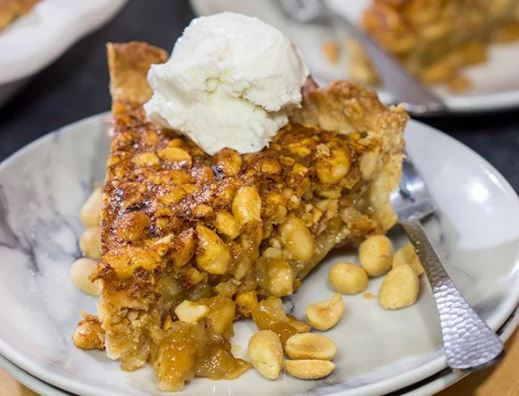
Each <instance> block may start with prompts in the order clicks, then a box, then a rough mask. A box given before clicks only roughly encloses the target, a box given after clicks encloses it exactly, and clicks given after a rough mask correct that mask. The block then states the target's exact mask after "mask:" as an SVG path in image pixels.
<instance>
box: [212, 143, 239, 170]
mask: <svg viewBox="0 0 519 396" xmlns="http://www.w3.org/2000/svg"><path fill="white" fill-rule="evenodd" d="M216 163H217V164H218V166H219V167H220V168H221V169H222V170H223V173H224V174H225V175H227V176H236V175H237V174H238V173H240V170H241V165H242V159H241V155H240V154H239V153H238V152H237V151H235V150H233V149H230V148H224V149H223V150H221V151H220V152H219V153H218V154H216Z"/></svg>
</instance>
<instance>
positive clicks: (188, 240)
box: [171, 228, 196, 267]
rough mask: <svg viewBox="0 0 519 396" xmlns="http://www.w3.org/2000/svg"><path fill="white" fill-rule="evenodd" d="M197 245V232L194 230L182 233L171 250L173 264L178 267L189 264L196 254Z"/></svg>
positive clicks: (190, 229)
mask: <svg viewBox="0 0 519 396" xmlns="http://www.w3.org/2000/svg"><path fill="white" fill-rule="evenodd" d="M195 245H196V235H195V231H194V230H193V229H192V228H189V229H187V230H184V231H182V232H181V233H180V235H179V236H178V238H177V240H176V241H175V243H174V244H173V249H172V250H171V259H172V260H173V264H175V266H177V267H182V266H184V265H186V264H187V263H189V261H191V259H192V258H193V255H194V254H195Z"/></svg>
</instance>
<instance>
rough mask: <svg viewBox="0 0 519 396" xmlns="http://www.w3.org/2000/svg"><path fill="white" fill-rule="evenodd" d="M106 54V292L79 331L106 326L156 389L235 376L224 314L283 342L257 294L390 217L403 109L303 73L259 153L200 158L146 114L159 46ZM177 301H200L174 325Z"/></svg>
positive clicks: (289, 286)
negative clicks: (300, 93)
mask: <svg viewBox="0 0 519 396" xmlns="http://www.w3.org/2000/svg"><path fill="white" fill-rule="evenodd" d="M108 58H109V65H110V77H111V92H112V97H113V107H112V113H113V127H114V135H113V141H112V146H111V154H110V158H109V160H108V166H107V176H106V181H105V185H104V211H103V222H102V229H103V231H102V257H101V261H100V264H99V268H98V271H97V273H96V275H95V277H96V278H97V279H100V280H101V281H102V285H103V287H102V294H101V298H100V302H99V306H98V314H99V322H98V321H97V320H96V319H95V318H92V317H85V320H84V321H82V322H81V323H80V327H79V331H82V332H88V327H89V326H91V328H92V329H97V330H93V331H97V332H98V333H99V332H100V331H103V332H104V334H105V347H106V351H107V354H108V356H109V357H110V358H112V359H117V360H119V361H120V362H121V365H122V368H123V369H125V370H135V369H137V368H139V367H141V366H143V365H144V364H145V363H146V362H147V361H150V362H151V364H152V366H153V369H154V371H155V373H156V375H157V377H158V380H159V387H160V389H162V390H178V389H181V388H182V387H183V386H184V383H185V381H187V380H189V379H191V378H193V377H194V376H201V377H209V378H214V379H217V378H227V379H228V378H234V377H237V376H238V375H240V374H241V373H242V372H244V371H245V370H246V369H247V368H248V363H246V362H245V361H243V360H240V359H236V358H234V357H233V356H232V354H231V352H230V342H229V340H230V337H231V336H232V335H233V321H234V320H236V319H238V318H240V317H247V316H251V314H252V316H254V319H255V321H256V323H257V324H258V326H262V327H268V328H270V329H272V330H273V331H276V332H278V333H279V334H280V335H281V338H282V339H286V337H287V335H290V334H294V333H295V332H296V330H295V328H294V327H293V326H292V325H291V324H290V321H292V320H293V319H292V318H290V320H289V319H287V318H286V317H284V318H283V319H282V320H281V319H279V322H278V319H276V317H275V315H272V312H273V311H272V312H269V309H271V308H272V306H270V308H269V304H263V305H262V306H261V309H262V311H261V312H260V311H258V309H260V308H258V301H261V300H263V299H265V298H266V297H269V296H276V297H284V296H287V295H290V294H292V293H294V292H295V291H296V290H297V288H298V287H299V285H300V284H301V282H302V281H303V279H304V278H305V276H306V275H307V274H308V273H309V272H310V271H311V270H312V268H314V267H315V266H316V265H317V264H318V263H319V262H320V261H321V260H322V259H323V258H324V256H325V255H326V254H327V253H328V252H329V251H330V250H331V249H332V248H334V247H336V246H339V245H344V244H347V245H352V246H355V245H357V244H359V243H360V242H361V241H362V240H363V239H365V238H366V236H368V235H372V234H377V233H383V232H384V231H386V230H387V229H389V228H390V227H391V226H392V225H393V224H394V223H395V219H396V218H395V214H394V212H393V210H392V208H391V206H390V203H389V195H390V192H391V191H392V190H394V189H395V188H396V187H397V185H398V182H399V179H400V172H401V162H402V158H403V145H404V143H403V136H402V134H403V129H404V126H405V124H406V121H407V115H406V113H405V112H404V110H403V109H402V108H401V107H394V108H387V107H385V106H383V105H382V104H381V103H380V102H379V101H378V99H377V97H376V95H375V93H373V92H371V91H369V90H366V89H364V88H361V87H360V86H357V85H355V84H353V83H350V82H346V81H338V82H335V83H333V84H331V85H330V86H329V87H327V88H323V89H320V88H318V87H317V86H316V85H315V84H314V83H312V82H311V81H309V82H308V83H307V85H306V86H305V88H304V100H303V104H302V107H301V108H299V109H294V110H293V112H292V114H291V116H290V123H289V124H288V125H287V126H285V127H284V128H282V129H281V130H280V131H279V133H278V134H277V136H276V137H275V138H274V140H273V141H272V142H271V144H270V145H269V147H268V148H265V149H264V150H262V151H260V152H257V153H253V154H245V155H240V154H239V153H238V152H236V151H234V150H231V149H223V150H222V151H221V152H219V153H218V154H216V155H215V156H212V157H211V156H209V155H207V154H205V153H204V152H203V151H202V150H201V149H200V148H198V147H197V146H196V145H195V144H194V143H193V142H192V141H190V140H189V139H188V138H186V137H184V136H182V135H180V134H179V133H177V132H175V131H173V130H166V129H160V128H158V127H156V126H155V125H154V124H152V123H151V122H149V121H148V120H147V119H146V117H145V113H144V110H143V104H144V103H145V102H146V101H147V100H148V99H149V97H150V95H151V90H150V87H149V86H148V83H147V79H146V74H147V71H148V69H149V67H150V65H151V64H153V63H162V62H164V61H166V58H167V54H166V52H165V51H163V50H161V49H159V48H156V47H152V46H150V45H148V44H145V43H140V42H131V43H127V44H109V45H108ZM235 116H236V117H240V114H236V115H235ZM185 300H189V301H194V302H196V303H197V304H200V305H203V306H204V307H203V308H204V309H202V310H200V309H199V308H200V307H199V306H198V308H197V309H196V310H195V309H194V310H193V312H192V314H193V315H194V316H195V317H197V319H198V320H197V321H196V322H194V321H193V323H186V322H182V321H179V320H178V317H177V315H176V314H175V308H176V307H177V306H178V305H179V303H181V302H183V301H185ZM272 301H276V300H271V302H272ZM277 301H279V300H277ZM270 305H272V304H270ZM274 305H275V304H274ZM182 308H183V309H187V310H188V311H189V309H190V306H189V304H187V305H186V304H183V305H182ZM272 309H273V310H274V309H275V307H274V308H272ZM177 314H178V311H177ZM184 314H185V312H184ZM269 315H270V316H269ZM99 323H100V326H99ZM101 328H102V330H100V329H101ZM94 339H95V340H96V343H95V345H96V346H98V344H99V343H98V338H96V337H94Z"/></svg>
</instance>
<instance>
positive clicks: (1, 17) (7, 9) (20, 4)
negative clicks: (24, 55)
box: [0, 0, 40, 30]
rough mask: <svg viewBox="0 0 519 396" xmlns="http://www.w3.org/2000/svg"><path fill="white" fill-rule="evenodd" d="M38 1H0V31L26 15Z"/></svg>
mask: <svg viewBox="0 0 519 396" xmlns="http://www.w3.org/2000/svg"><path fill="white" fill-rule="evenodd" d="M39 1H40V0H0V30H2V29H3V28H5V27H6V26H7V25H9V24H10V23H11V22H13V21H14V20H15V19H16V18H19V17H21V16H22V15H25V14H27V13H28V12H29V11H30V10H31V9H32V7H34V5H35V4H36V3H38V2H39Z"/></svg>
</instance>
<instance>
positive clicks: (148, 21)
mask: <svg viewBox="0 0 519 396" xmlns="http://www.w3.org/2000/svg"><path fill="white" fill-rule="evenodd" d="M192 17H193V11H192V10H191V8H190V6H189V3H188V2H187V0H174V1H172V0H153V1H143V0H130V1H129V2H128V4H127V5H126V6H125V8H123V10H122V11H121V12H120V13H119V14H118V15H117V16H116V17H115V18H114V19H113V20H112V21H110V22H108V23H107V24H106V25H105V26H104V27H102V28H101V29H99V30H98V31H96V32H95V33H93V34H90V35H89V36H87V37H85V38H83V39H82V40H81V41H79V42H78V43H76V44H75V45H74V46H73V47H72V48H70V49H69V50H68V51H67V52H66V53H65V54H64V55H63V56H62V57H61V58H59V59H58V60H57V61H55V62H54V63H53V64H51V65H50V66H48V67H47V68H46V69H44V70H43V71H42V72H40V73H39V74H38V75H36V76H35V77H34V78H33V79H32V80H31V81H30V82H29V83H28V84H27V85H26V86H25V87H24V88H23V89H22V90H21V91H19V93H18V94H17V95H16V96H14V97H13V98H12V99H11V101H10V102H9V103H7V104H6V105H5V106H4V107H3V108H1V109H0V160H2V159H4V158H6V157H8V156H9V155H11V154H12V153H14V152H15V151H16V150H18V149H20V148H21V147H22V146H24V145H26V144H27V143H29V142H31V141H33V140H34V139H36V138H38V137H39V136H41V135H43V134H45V133H46V132H50V131H53V130H54V129H56V128H59V127H61V126H64V125H67V124H69V123H71V122H74V121H77V120H80V119H82V118H84V117H87V116H89V115H92V114H96V113H99V112H102V111H106V110H108V109H109V108H110V96H109V93H108V89H107V87H108V74H107V69H106V56H105V43H106V42H108V41H129V40H143V41H147V42H150V43H152V44H155V45H158V46H161V47H163V48H168V49H170V48H171V47H172V44H173V43H174V41H175V40H176V39H177V37H179V35H180V34H181V33H182V30H183V28H184V27H185V26H186V25H187V24H188V23H189V21H190V19H191V18H192ZM518 78H519V77H518ZM423 121H424V122H426V123H428V124H430V125H432V126H434V127H437V128H439V129H441V130H442V131H444V132H447V133H448V134H450V135H451V136H453V137H454V138H456V139H458V140H460V141H461V142H463V143H465V144H466V145H467V146H469V147H471V148H472V149H474V150H475V151H476V152H478V153H479V154H480V155H482V156H483V157H484V158H486V159H487V160H488V161H489V162H490V163H491V164H492V165H494V166H495V167H496V168H497V169H498V170H499V171H500V172H501V173H502V174H503V175H504V176H505V177H506V179H508V181H509V182H510V183H511V184H512V186H513V187H514V188H515V190H516V191H519V109H517V110H513V111H507V112H502V113H492V114H481V115H471V116H453V117H445V118H438V119H426V120H423ZM431 155H434V153H431Z"/></svg>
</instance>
